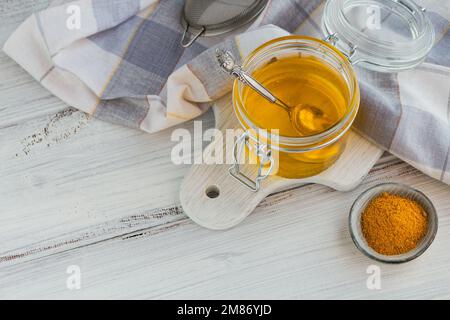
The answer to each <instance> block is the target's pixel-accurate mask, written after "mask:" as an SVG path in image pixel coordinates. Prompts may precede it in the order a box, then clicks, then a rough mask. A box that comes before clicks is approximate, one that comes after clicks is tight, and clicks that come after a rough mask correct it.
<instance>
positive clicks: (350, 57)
mask: <svg viewBox="0 0 450 320" xmlns="http://www.w3.org/2000/svg"><path fill="white" fill-rule="evenodd" d="M323 40H324V41H325V42H328V43H329V44H331V45H333V46H335V47H336V44H337V42H338V41H339V37H338V36H337V33H333V34H329V35H328V36H327V37H326V38H325V39H323ZM348 46H349V47H350V51H349V52H348V53H345V52H342V50H339V51H341V53H342V54H343V55H344V56H346V57H347V59H348V61H350V63H351V64H352V65H354V64H357V63H358V62H359V60H354V58H355V54H356V49H357V48H358V46H357V45H355V44H353V43H349V44H348Z"/></svg>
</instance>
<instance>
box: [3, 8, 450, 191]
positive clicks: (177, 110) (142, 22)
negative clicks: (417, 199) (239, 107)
mask: <svg viewBox="0 0 450 320" xmlns="http://www.w3.org/2000/svg"><path fill="white" fill-rule="evenodd" d="M420 4H422V5H424V6H425V7H427V8H428V14H429V16H430V18H431V20H432V21H433V24H434V27H435V30H436V35H437V37H436V44H435V47H434V49H433V50H432V52H431V53H430V54H429V56H428V58H427V60H426V61H425V62H424V63H423V64H422V65H420V66H419V67H417V68H415V69H414V70H409V71H404V72H401V73H398V74H393V73H391V74H389V73H376V72H371V71H368V70H364V69H361V68H357V73H358V77H359V80H360V86H361V95H362V99H361V109H360V112H359V115H358V117H357V119H356V123H355V127H356V129H357V130H358V131H359V132H360V133H361V134H362V135H364V136H365V137H366V138H368V139H370V140H371V141H373V142H375V143H376V144H378V145H379V146H380V147H382V148H384V149H385V150H388V151H390V152H391V153H393V154H394V155H396V156H398V157H399V158H401V159H403V160H405V161H406V162H408V163H410V164H411V165H413V166H415V167H416V168H418V169H420V170H421V171H423V172H424V173H426V174H428V175H430V176H432V177H434V178H436V179H440V180H442V181H444V182H445V183H447V184H450V161H449V158H450V152H449V151H450V111H449V101H450V98H449V95H450V36H449V34H448V27H449V19H450V7H449V6H450V2H449V1H441V0H428V1H425V0H423V1H420ZM323 5H324V1H322V0H272V1H271V2H270V3H269V5H268V7H267V8H266V9H265V11H264V12H263V13H262V15H261V16H260V17H259V18H258V19H257V20H256V21H255V22H254V23H253V24H252V25H251V26H250V27H249V28H248V29H249V31H247V32H245V33H239V34H238V35H236V34H237V33H236V32H235V34H234V35H231V36H228V37H227V38H226V39H225V38H201V39H199V41H197V42H195V43H194V45H193V46H191V47H190V48H188V49H184V48H183V47H182V46H180V41H181V36H182V33H183V29H182V27H181V25H180V15H181V12H182V8H183V1H178V0H160V1H157V0H78V1H73V2H69V3H65V4H63V5H59V6H55V7H51V8H49V9H47V10H44V11H42V12H38V13H35V14H33V15H32V16H31V17H29V18H28V19H27V20H26V21H25V22H23V24H22V25H21V26H20V27H19V28H18V29H17V30H16V31H15V32H14V33H13V34H12V36H11V37H10V38H9V39H8V40H7V42H6V43H5V45H4V48H3V49H4V51H5V52H6V53H7V54H8V55H9V56H10V57H12V58H13V59H14V60H15V61H17V63H19V64H20V65H21V66H22V67H23V68H24V69H25V70H27V71H28V72H29V73H30V74H31V75H32V76H33V77H34V78H35V79H36V80H37V81H39V82H40V83H41V84H42V85H43V86H44V87H46V88H47V89H48V90H50V91H51V92H52V93H53V94H55V95H56V96H58V97H59V98H61V99H62V100H63V101H65V102H66V103H67V104H69V105H71V106H74V107H76V108H78V109H80V110H83V111H85V112H87V113H89V114H92V115H93V116H94V117H97V118H99V119H102V120H106V121H110V122H114V123H119V124H123V125H126V126H130V127H134V128H140V129H142V130H145V131H148V132H155V131H158V130H162V129H165V128H168V127H171V126H173V125H176V124H179V123H181V122H183V121H186V120H189V119H193V118H195V117H197V116H199V115H201V114H202V113H204V112H205V111H206V110H207V108H208V107H209V105H210V103H211V101H213V100H215V99H217V98H219V97H221V96H222V95H224V94H226V93H227V92H229V91H230V89H231V79H230V77H229V76H227V75H225V74H224V73H222V72H221V71H220V70H218V68H217V63H216V61H215V57H214V48H210V47H214V46H215V45H218V43H219V42H220V46H221V47H225V48H227V49H228V50H231V51H232V52H234V54H235V56H236V57H239V58H241V59H242V57H245V56H246V55H247V54H248V53H250V52H251V51H252V50H253V49H254V48H256V47H257V46H259V45H260V44H262V43H263V42H265V41H268V40H270V39H272V38H275V37H279V36H283V35H286V34H288V33H289V32H292V33H298V34H305V35H310V36H315V37H323V35H322V33H321V28H320V25H321V23H320V21H321V15H322V9H323ZM78 18H79V19H78ZM274 25H276V26H277V27H275V26H274ZM259 26H262V27H259ZM238 32H242V30H239V31H238ZM222 41H223V42H222ZM208 48H210V49H208ZM207 49H208V50H207Z"/></svg>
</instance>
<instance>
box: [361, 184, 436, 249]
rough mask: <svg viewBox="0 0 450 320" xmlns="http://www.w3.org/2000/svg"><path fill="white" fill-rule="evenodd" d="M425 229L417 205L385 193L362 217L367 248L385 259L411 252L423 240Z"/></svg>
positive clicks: (425, 216)
mask: <svg viewBox="0 0 450 320" xmlns="http://www.w3.org/2000/svg"><path fill="white" fill-rule="evenodd" d="M427 227H428V220H427V215H426V212H425V210H424V209H423V208H422V206H421V205H420V204H419V203H417V202H416V201H414V200H410V199H407V198H405V197H402V196H399V195H395V194H390V193H386V192H385V193H382V194H381V195H379V196H377V197H376V198H374V199H373V200H372V201H371V202H370V203H369V205H368V206H367V207H366V209H365V210H364V212H363V214H362V217H361V228H362V232H363V235H364V237H365V239H366V241H367V244H368V245H369V246H370V247H371V248H372V249H374V250H375V251H376V252H378V253H380V254H384V255H398V254H402V253H406V252H408V251H410V250H412V249H414V248H415V247H416V246H417V245H418V243H419V242H420V240H422V238H423V237H424V236H425V234H426V232H427Z"/></svg>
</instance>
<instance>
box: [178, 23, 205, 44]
mask: <svg viewBox="0 0 450 320" xmlns="http://www.w3.org/2000/svg"><path fill="white" fill-rule="evenodd" d="M204 32H205V27H202V28H201V29H200V30H199V31H198V32H197V33H190V32H189V24H186V28H185V29H184V32H183V37H182V38H181V46H182V47H183V48H187V47H190V46H191V45H192V44H193V43H194V42H195V40H197V39H198V37H200V36H201V35H202V34H203V33H204Z"/></svg>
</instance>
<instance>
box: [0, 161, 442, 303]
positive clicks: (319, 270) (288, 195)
mask: <svg viewBox="0 0 450 320" xmlns="http://www.w3.org/2000/svg"><path fill="white" fill-rule="evenodd" d="M382 181H396V182H401V183H406V184H409V185H412V186H414V187H416V188H418V189H420V190H422V191H424V192H425V193H426V194H427V195H428V196H430V198H431V199H432V200H433V202H434V203H435V205H436V207H437V210H438V211H439V213H440V230H439V233H438V236H437V238H436V240H435V242H434V244H433V245H432V246H431V247H430V249H429V250H428V251H427V252H426V253H425V254H424V255H423V256H422V257H420V258H419V259H417V260H415V261H413V262H411V263H408V264H404V265H380V267H381V272H382V289H381V290H379V291H377V290H375V291H372V290H368V289H367V287H366V280H367V274H366V268H367V267H368V266H369V265H371V264H374V262H373V261H371V260H369V259H367V258H366V257H364V256H363V255H362V254H360V253H359V252H358V251H357V250H356V249H355V247H354V245H353V244H352V242H351V240H350V237H349V234H348V230H347V218H348V210H349V208H350V206H351V204H352V202H353V201H354V199H355V198H356V197H357V195H358V194H359V193H360V192H361V191H363V190H364V189H366V188H368V187H370V186H371V185H373V184H376V183H379V182H382ZM449 194H450V188H449V187H448V186H444V185H443V184H441V183H440V182H437V181H433V180H431V179H429V178H428V177H425V176H424V175H422V174H421V173H419V172H418V171H417V170H415V169H413V168H411V167H410V166H408V165H406V164H404V163H403V162H401V161H399V160H395V159H393V160H390V161H387V162H386V163H382V164H380V165H378V166H376V167H375V168H374V169H373V170H372V172H371V173H370V175H369V176H368V177H367V178H366V179H365V180H364V181H363V184H362V185H361V186H360V187H359V188H357V189H355V190H354V191H352V192H348V193H342V192H338V191H333V190H332V189H330V188H327V187H324V186H319V185H308V186H303V187H300V188H297V189H293V190H289V191H285V192H281V193H278V194H275V195H272V196H270V197H268V198H267V199H266V200H264V201H263V202H262V203H261V204H260V205H259V206H258V208H257V209H256V211H255V212H254V214H252V215H251V216H250V217H249V218H248V219H247V220H246V221H244V222H243V223H242V224H241V225H240V226H239V227H237V228H234V229H230V230H228V231H222V232H217V231H209V230H206V229H203V228H201V227H198V226H197V225H195V224H194V223H193V222H191V221H190V220H189V219H187V218H186V217H184V218H181V219H180V220H178V221H175V222H169V223H167V224H164V225H160V226H155V227H150V228H146V229H143V230H140V231H138V232H133V233H131V234H125V235H122V236H116V237H113V238H109V239H106V240H102V241H99V242H96V243H93V244H91V245H86V246H79V247H77V248H72V249H69V250H65V251H62V252H60V253H58V254H52V255H48V256H44V257H40V258H35V259H30V260H28V261H17V260H16V261H15V262H14V263H13V262H9V263H7V262H3V263H2V264H0V273H1V278H0V279H1V280H0V281H1V286H0V296H1V297H9V298H33V297H41V298H76V299H78V298H160V299H167V298H188V299H195V298H200V299H203V298H345V299H347V298H348V299H352V298H369V299H371V298H442V297H448V292H449V290H450V281H449V280H450V279H449V278H450V276H449V273H448V269H449V266H450V257H449V255H448V249H447V242H448V241H447V239H449V237H450V221H449V217H448V214H445V213H448V212H449V209H450V207H449V201H448V195H449ZM300 204H301V205H300ZM67 237H68V238H67V239H70V235H67ZM69 265H78V266H80V268H81V289H80V290H68V289H67V287H66V279H67V277H68V275H67V274H66V269H67V267H68V266H69Z"/></svg>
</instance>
